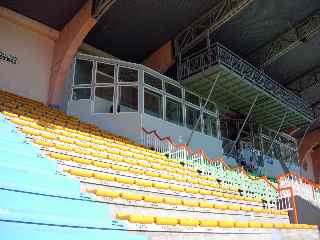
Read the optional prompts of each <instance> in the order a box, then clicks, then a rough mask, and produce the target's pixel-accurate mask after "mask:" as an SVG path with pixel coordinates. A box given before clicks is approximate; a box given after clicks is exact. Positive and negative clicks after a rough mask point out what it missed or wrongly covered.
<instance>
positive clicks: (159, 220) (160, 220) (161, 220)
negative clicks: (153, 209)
mask: <svg viewBox="0 0 320 240" xmlns="http://www.w3.org/2000/svg"><path fill="white" fill-rule="evenodd" d="M155 223H156V224H158V225H172V226H175V225H177V224H178V219H177V218H169V217H156V218H155Z"/></svg>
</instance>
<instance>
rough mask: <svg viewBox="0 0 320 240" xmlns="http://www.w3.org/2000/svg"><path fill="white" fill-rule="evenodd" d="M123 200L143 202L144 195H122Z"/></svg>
mask: <svg viewBox="0 0 320 240" xmlns="http://www.w3.org/2000/svg"><path fill="white" fill-rule="evenodd" d="M120 196H121V198H123V199H126V200H132V201H141V200H142V199H143V195H140V194H136V193H120Z"/></svg>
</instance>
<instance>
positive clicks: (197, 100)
mask: <svg viewBox="0 0 320 240" xmlns="http://www.w3.org/2000/svg"><path fill="white" fill-rule="evenodd" d="M185 100H186V101H187V102H189V103H192V104H194V105H196V106H200V98H199V97H198V96H197V95H194V94H192V93H190V92H187V91H186V92H185Z"/></svg>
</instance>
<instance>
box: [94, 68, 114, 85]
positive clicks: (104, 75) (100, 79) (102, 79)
mask: <svg viewBox="0 0 320 240" xmlns="http://www.w3.org/2000/svg"><path fill="white" fill-rule="evenodd" d="M96 82H97V83H113V82H114V66H113V65H109V64H104V63H98V66H97V76H96Z"/></svg>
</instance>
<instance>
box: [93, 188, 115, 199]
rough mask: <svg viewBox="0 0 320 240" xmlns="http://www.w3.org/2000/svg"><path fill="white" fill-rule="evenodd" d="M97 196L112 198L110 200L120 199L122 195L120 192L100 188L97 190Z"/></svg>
mask: <svg viewBox="0 0 320 240" xmlns="http://www.w3.org/2000/svg"><path fill="white" fill-rule="evenodd" d="M95 194H96V195H97V196H102V197H110V198H118V197H120V193H119V192H115V191H110V190H105V189H100V188H98V189H96V191H95Z"/></svg>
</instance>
